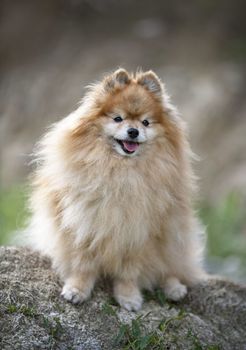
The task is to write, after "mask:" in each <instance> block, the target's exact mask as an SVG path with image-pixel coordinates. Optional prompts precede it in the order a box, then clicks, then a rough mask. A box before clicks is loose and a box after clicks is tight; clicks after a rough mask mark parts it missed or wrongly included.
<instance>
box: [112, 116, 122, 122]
mask: <svg viewBox="0 0 246 350" xmlns="http://www.w3.org/2000/svg"><path fill="white" fill-rule="evenodd" d="M114 121H115V122H116V123H120V122H122V121H123V119H122V118H121V117H120V116H119V115H118V117H115V118H114Z"/></svg>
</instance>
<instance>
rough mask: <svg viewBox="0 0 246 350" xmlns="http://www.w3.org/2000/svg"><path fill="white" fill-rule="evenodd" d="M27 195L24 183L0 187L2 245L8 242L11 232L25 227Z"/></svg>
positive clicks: (0, 239)
mask: <svg viewBox="0 0 246 350" xmlns="http://www.w3.org/2000/svg"><path fill="white" fill-rule="evenodd" d="M26 197H27V190H26V188H25V186H24V185H19V186H13V187H11V188H9V189H5V190H1V189H0V245H4V244H8V243H9V242H10V239H11V234H12V233H13V232H14V231H16V230H20V229H21V228H23V227H24V224H25V220H26V218H27V208H26Z"/></svg>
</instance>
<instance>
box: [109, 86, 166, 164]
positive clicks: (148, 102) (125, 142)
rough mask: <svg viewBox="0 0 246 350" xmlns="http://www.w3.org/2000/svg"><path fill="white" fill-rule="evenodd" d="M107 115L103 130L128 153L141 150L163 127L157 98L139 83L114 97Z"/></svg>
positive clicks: (117, 145)
mask: <svg viewBox="0 0 246 350" xmlns="http://www.w3.org/2000/svg"><path fill="white" fill-rule="evenodd" d="M104 115H105V117H104V118H103V123H102V128H103V132H104V133H105V135H106V136H107V137H108V140H109V142H110V143H111V145H112V148H113V149H114V150H115V151H116V152H117V153H119V154H120V155H122V156H125V157H133V156H136V155H138V154H140V153H141V152H142V151H143V150H144V147H145V145H147V144H148V145H149V144H150V143H151V142H153V140H154V139H155V137H157V136H158V135H159V134H160V132H161V131H162V130H161V124H160V123H159V117H160V111H159V110H158V104H157V102H156V101H155V100H154V99H153V98H152V97H151V96H149V95H148V92H147V91H145V90H144V89H143V88H142V87H140V86H138V85H137V84H133V85H131V86H128V87H126V88H125V90H124V91H121V92H119V93H118V94H117V95H116V96H114V97H112V98H111V99H110V103H109V104H108V105H106V109H104Z"/></svg>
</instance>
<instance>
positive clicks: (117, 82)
mask: <svg viewBox="0 0 246 350" xmlns="http://www.w3.org/2000/svg"><path fill="white" fill-rule="evenodd" d="M129 83H130V76H129V74H128V73H127V71H126V70H125V69H123V68H119V69H117V70H116V71H115V72H114V73H113V74H111V75H110V76H108V77H106V78H105V80H104V86H105V89H106V91H108V92H110V91H112V90H114V89H118V88H123V87H124V86H126V85H128V84H129Z"/></svg>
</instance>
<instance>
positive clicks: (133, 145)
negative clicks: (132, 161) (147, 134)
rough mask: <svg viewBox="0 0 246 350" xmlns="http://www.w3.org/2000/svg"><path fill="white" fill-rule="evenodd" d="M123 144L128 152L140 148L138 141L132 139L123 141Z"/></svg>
mask: <svg viewBox="0 0 246 350" xmlns="http://www.w3.org/2000/svg"><path fill="white" fill-rule="evenodd" d="M123 145H124V147H125V149H127V151H128V152H135V151H136V149H137V148H138V143H136V142H131V141H123Z"/></svg>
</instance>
